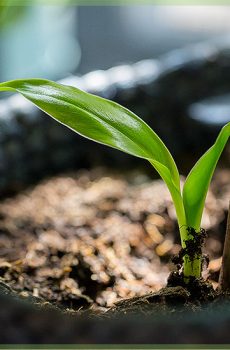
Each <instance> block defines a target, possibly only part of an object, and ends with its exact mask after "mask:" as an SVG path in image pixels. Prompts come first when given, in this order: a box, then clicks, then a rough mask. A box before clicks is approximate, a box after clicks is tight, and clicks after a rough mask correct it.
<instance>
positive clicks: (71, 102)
mask: <svg viewBox="0 0 230 350" xmlns="http://www.w3.org/2000/svg"><path fill="white" fill-rule="evenodd" d="M0 90H2V91H13V92H18V93H20V94H21V95H23V96H24V97H25V98H27V99H28V100H30V101H31V102H33V103H34V104H35V105H36V106H37V107H38V108H40V109H41V110H42V111H44V112H45V113H47V114H48V115H50V116H51V117H53V118H54V119H55V120H57V121H58V122H60V123H62V124H64V125H65V126H67V127H69V128H70V129H72V130H73V131H75V132H77V133H78V134H80V135H82V136H84V137H86V138H88V139H91V140H94V141H96V142H99V143H102V144H104V145H107V146H110V147H113V148H116V149H118V150H120V151H123V152H126V153H129V154H131V155H133V156H136V157H139V158H143V159H146V160H147V161H149V162H150V163H151V164H152V166H153V167H154V168H155V169H156V171H157V172H158V173H159V175H160V176H161V178H162V179H163V180H164V182H165V183H166V185H167V187H168V189H169V191H170V194H171V197H172V200H173V203H174V206H175V210H176V214H177V220H178V225H179V230H180V237H181V245H182V248H183V249H184V252H185V254H184V256H183V276H184V281H185V282H186V283H187V282H188V281H189V280H190V278H199V277H200V276H201V249H197V250H195V251H193V253H191V252H190V251H189V249H188V247H189V246H190V247H191V245H193V246H194V249H196V248H195V242H196V241H197V238H198V237H201V228H200V225H201V218H202V213H203V210H204V203H205V198H206V195H207V191H208V187H209V184H210V182H211V178H212V175H213V173H214V170H215V167H216V164H217V161H218V159H219V157H220V155H221V153H222V151H223V149H224V147H225V145H226V143H227V141H228V138H229V136H230V122H228V123H227V124H226V125H225V126H224V127H223V128H222V130H221V131H220V133H219V135H218V137H217V139H216V141H215V143H214V145H213V146H212V147H211V148H210V149H209V150H208V151H207V152H206V153H205V154H204V155H203V156H202V157H201V158H200V159H199V160H198V162H197V163H196V164H195V166H194V167H193V169H192V170H191V171H190V173H189V175H188V177H187V179H186V181H185V184H184V186H183V190H181V185H180V176H179V172H178V169H177V166H176V164H175V162H174V160H173V158H172V155H171V153H170V152H169V150H168V149H167V147H166V146H165V144H164V143H163V142H162V140H161V139H160V138H159V137H158V136H157V134H156V133H155V132H154V131H153V130H152V129H151V128H150V127H149V126H148V125H147V124H146V123H145V122H144V121H143V120H142V119H140V118H139V117H138V116H137V115H135V114H134V113H132V112H131V111H129V110H128V109H126V108H124V107H122V106H120V105H119V104H117V103H115V102H112V101H109V100H107V99H104V98H101V97H98V96H95V95H92V94H89V93H86V92H83V91H81V90H79V89H77V88H74V87H71V86H65V85H61V84H58V83H55V82H52V81H49V80H42V79H25V80H13V81H8V82H4V83H1V84H0Z"/></svg>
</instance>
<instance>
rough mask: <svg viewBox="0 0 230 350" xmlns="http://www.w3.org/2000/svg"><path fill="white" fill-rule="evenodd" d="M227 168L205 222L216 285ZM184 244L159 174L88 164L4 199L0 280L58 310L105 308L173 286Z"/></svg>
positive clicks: (229, 193)
mask: <svg viewBox="0 0 230 350" xmlns="http://www.w3.org/2000/svg"><path fill="white" fill-rule="evenodd" d="M229 178H230V170H228V169H219V170H218V171H217V172H216V175H215V177H214V180H213V183H212V186H211V189H210V191H209V194H208V197H207V201H206V208H205V212H204V217H203V224H202V226H203V227H204V228H205V229H206V230H207V233H208V238H207V240H206V243H205V248H204V250H205V253H206V254H208V256H209V259H210V262H209V264H208V266H206V268H205V269H204V277H205V278H207V277H209V279H210V281H211V283H212V284H213V286H214V288H216V287H217V281H218V274H219V269H220V265H221V254H222V246H223V240H224V233H225V225H226V217H227V210H228V205H229V204H228V203H229V198H230V183H229ZM179 250H180V239H179V233H178V228H177V224H176V215H175V210H174V207H173V205H172V201H171V198H170V195H169V193H168V190H167V188H166V187H165V185H164V183H163V182H162V181H161V180H152V179H150V178H149V177H147V176H146V175H143V174H141V173H129V174H116V173H111V172H110V171H109V170H107V169H94V170H91V171H88V170H82V171H79V172H76V173H69V174H64V175H61V176H57V177H53V178H50V179H46V180H43V181H42V182H40V183H39V184H37V185H36V186H34V187H32V188H28V189H26V190H25V191H23V192H21V193H19V194H17V195H15V196H14V197H11V198H5V199H3V200H2V201H1V202H0V278H1V279H0V282H2V283H4V284H6V285H7V286H9V287H10V288H11V289H12V290H13V291H14V292H16V293H17V294H18V295H20V296H21V297H23V298H28V297H31V296H32V297H34V298H35V299H37V300H41V301H44V302H49V303H51V304H54V305H56V306H58V307H60V308H61V309H64V310H66V309H68V310H70V309H71V310H75V311H76V310H82V309H85V308H91V309H92V310H107V309H108V308H110V307H111V306H112V305H114V303H116V302H118V301H120V300H121V299H124V298H133V297H136V296H141V295H145V294H147V293H149V292H151V291H152V292H154V291H159V290H160V289H161V288H162V287H164V286H165V285H166V282H167V277H168V275H169V273H170V271H172V270H173V268H174V266H173V264H172V262H171V258H172V256H173V255H175V254H177V253H178V252H179Z"/></svg>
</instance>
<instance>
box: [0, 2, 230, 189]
mask: <svg viewBox="0 0 230 350" xmlns="http://www.w3.org/2000/svg"><path fill="white" fill-rule="evenodd" d="M12 4H14V2H12V1H11V0H4V1H3V2H2V3H1V6H0V80H1V81H4V80H10V79H15V78H22V77H23V78H26V77H41V78H47V79H51V80H58V81H61V82H62V83H65V84H70V85H73V86H77V87H80V88H82V89H83V90H86V91H89V92H92V93H95V94H97V95H100V96H104V97H107V98H109V99H112V100H115V101H117V102H119V103H121V104H122V105H124V106H127V107H128V108H130V109H131V110H133V111H134V112H136V113H137V114H138V115H139V116H140V117H141V118H143V119H144V120H146V121H147V122H148V123H149V124H150V125H151V126H152V127H153V128H154V130H155V131H156V132H157V133H159V135H160V136H161V137H162V138H163V140H164V141H165V143H166V144H167V146H168V147H169V148H170V150H171V151H172V153H173V155H174V156H175V157H177V159H178V161H180V160H181V159H184V158H185V155H186V159H187V160H186V162H185V161H184V160H183V162H182V167H181V168H180V169H181V172H182V173H187V171H188V169H189V168H190V167H191V164H193V163H194V160H195V159H197V157H198V156H199V155H201V153H202V152H203V151H204V150H206V149H207V148H208V147H209V146H210V145H211V144H212V143H213V141H214V139H215V137H216V135H217V133H218V132H219V130H220V127H221V126H222V125H224V123H226V122H227V121H229V115H230V103H229V96H230V33H229V31H230V23H229V15H230V7H229V6H193V5H192V6H156V5H142V6H141V5H127V6H125V5H124V6H73V5H70V3H69V1H68V0H66V1H64V0H63V1H62V2H61V4H60V5H56V6H55V5H50V6H49V5H43V6H42V5H39V4H37V5H36V3H35V2H34V5H31V6H12ZM7 97H8V94H5V93H2V94H1V96H0V99H1V103H0V133H1V139H0V142H1V146H2V147H1V151H0V159H1V163H0V174H2V176H1V180H0V187H2V188H4V187H5V188H8V187H7V186H8V185H7V182H9V186H11V187H12V184H13V183H14V184H15V185H14V186H16V187H17V186H18V185H19V184H20V183H23V182H25V183H27V182H30V181H34V179H36V178H37V179H39V178H41V177H42V176H43V175H44V174H51V173H56V172H58V171H62V170H66V169H67V170H68V169H72V168H73V169H75V168H82V167H85V168H89V167H93V166H97V165H101V164H105V165H108V166H110V167H111V166H112V167H120V168H123V169H126V168H128V169H129V168H132V167H136V165H137V162H139V163H138V164H139V165H141V164H142V163H141V162H140V161H137V160H135V159H134V158H131V157H129V156H126V155H124V154H121V153H119V152H117V151H114V150H111V149H109V150H108V149H107V148H105V147H103V146H100V145H94V147H95V148H94V149H95V152H94V154H92V152H91V147H92V143H91V142H90V141H87V140H83V139H82V138H80V137H78V136H77V135H74V134H73V133H72V132H70V131H68V130H66V129H63V127H60V126H59V125H56V122H54V121H52V120H47V118H43V117H42V114H41V112H39V111H38V110H36V108H34V107H33V106H32V105H31V104H30V103H28V102H26V101H25V100H24V99H23V98H22V97H19V96H13V97H11V98H7ZM26 135H27V137H25V136H26ZM47 147H49V149H50V150H55V151H53V152H50V154H47V152H46V150H47ZM76 150H77V151H76ZM226 159H229V157H228V156H227V158H226ZM22 162H23V163H25V164H26V165H25V167H24V168H23V169H22V168H21V163H22ZM10 169H14V171H10ZM9 172H10V175H9Z"/></svg>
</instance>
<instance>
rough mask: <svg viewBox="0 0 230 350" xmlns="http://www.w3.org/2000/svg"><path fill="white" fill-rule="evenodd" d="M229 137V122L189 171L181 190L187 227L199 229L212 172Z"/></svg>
mask: <svg viewBox="0 0 230 350" xmlns="http://www.w3.org/2000/svg"><path fill="white" fill-rule="evenodd" d="M229 137H230V122H229V123H228V124H226V125H225V126H224V127H223V128H222V130H221V132H220V133H219V135H218V137H217V139H216V142H215V143H214V145H213V146H212V147H211V148H210V149H209V150H208V151H207V152H206V153H205V154H204V155H203V156H202V157H201V158H200V159H199V160H198V162H197V163H196V164H195V166H194V167H193V169H192V170H191V171H190V173H189V175H188V177H187V179H186V181H185V184H184V189H183V202H184V209H185V215H186V221H187V225H188V226H190V227H193V228H195V229H196V230H199V229H200V223H201V218H202V213H203V209H204V203H205V198H206V195H207V192H208V187H209V185H210V182H211V179H212V176H213V173H214V170H215V168H216V165H217V162H218V160H219V158H220V156H221V153H222V151H223V149H224V147H225V145H226V143H227V141H228V139H229Z"/></svg>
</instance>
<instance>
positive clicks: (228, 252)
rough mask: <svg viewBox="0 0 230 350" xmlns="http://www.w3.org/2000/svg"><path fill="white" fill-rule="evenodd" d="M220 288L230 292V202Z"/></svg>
mask: <svg viewBox="0 0 230 350" xmlns="http://www.w3.org/2000/svg"><path fill="white" fill-rule="evenodd" d="M219 288H220V290H222V291H223V292H230V202H229V210H228V219H227V227H226V235H225V241H224V251H223V259H222V265H221V270H220V276H219Z"/></svg>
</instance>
